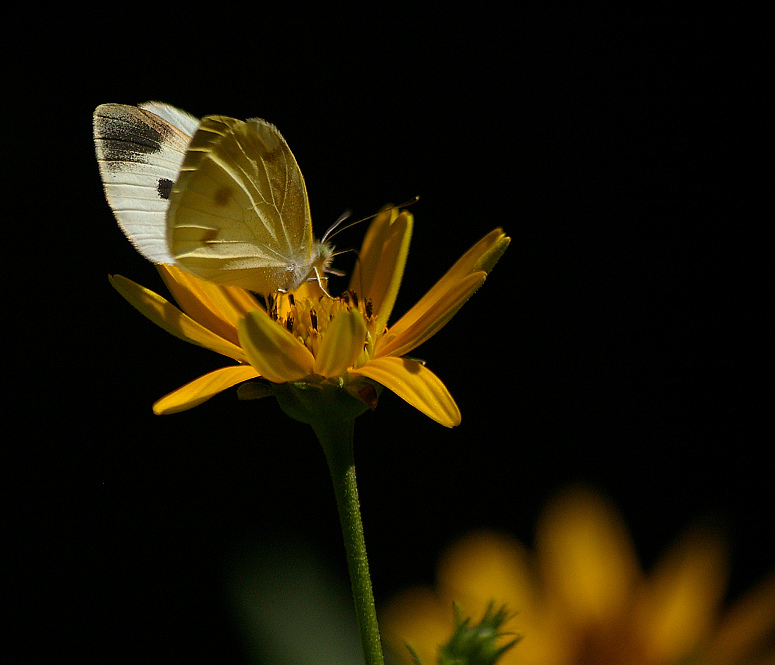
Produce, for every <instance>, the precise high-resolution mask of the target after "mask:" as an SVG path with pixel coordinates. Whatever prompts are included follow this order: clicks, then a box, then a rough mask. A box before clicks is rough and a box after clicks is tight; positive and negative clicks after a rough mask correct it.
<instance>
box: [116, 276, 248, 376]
mask: <svg viewBox="0 0 775 665" xmlns="http://www.w3.org/2000/svg"><path fill="white" fill-rule="evenodd" d="M109 279H110V283H111V284H112V285H113V287H114V288H115V289H116V291H118V292H119V293H120V294H121V295H122V296H124V298H126V300H127V301H128V302H129V303H130V304H131V305H132V306H133V307H134V308H136V309H137V310H138V311H139V312H140V313H141V314H144V315H145V316H147V317H148V318H149V319H150V320H151V321H153V322H154V323H155V324H156V325H157V326H159V327H161V328H163V329H164V330H166V331H167V332H168V333H170V334H171V335H174V336H175V337H178V338H180V339H182V340H185V341H186V342H191V343H192V344H197V345H199V346H204V347H205V348H207V349H210V350H212V351H216V352H217V353H221V354H223V355H224V356H228V357H229V358H233V359H234V360H240V361H244V360H246V357H245V354H244V353H243V351H242V349H241V348H240V347H239V346H237V345H235V344H232V343H231V342H229V341H228V340H225V339H224V338H223V337H221V336H220V335H217V334H216V333H214V332H212V331H211V330H208V329H207V328H205V327H204V326H203V325H201V324H199V323H197V322H196V321H194V319H192V318H191V317H190V316H188V315H186V314H184V313H183V312H181V311H180V310H179V309H178V308H177V307H175V306H174V305H173V304H172V303H170V302H169V301H167V300H165V299H164V298H162V297H161V296H160V295H158V294H156V293H154V292H153V291H151V290H150V289H146V288H145V287H144V286H140V285H139V284H137V283H136V282H133V281H132V280H131V279H127V278H126V277H122V276H121V275H114V276H112V277H110V278H109Z"/></svg>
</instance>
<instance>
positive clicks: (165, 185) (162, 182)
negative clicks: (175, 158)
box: [156, 178, 174, 200]
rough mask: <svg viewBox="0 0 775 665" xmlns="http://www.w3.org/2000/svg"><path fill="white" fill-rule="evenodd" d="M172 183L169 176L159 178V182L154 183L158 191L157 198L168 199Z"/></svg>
mask: <svg viewBox="0 0 775 665" xmlns="http://www.w3.org/2000/svg"><path fill="white" fill-rule="evenodd" d="M173 184H174V183H173V182H172V180H170V179H169V178H159V182H158V183H157V185H156V191H157V192H159V198H160V199H164V200H169V198H170V194H172V185H173Z"/></svg>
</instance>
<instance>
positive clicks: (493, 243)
mask: <svg viewBox="0 0 775 665" xmlns="http://www.w3.org/2000/svg"><path fill="white" fill-rule="evenodd" d="M412 227H413V217H412V215H411V214H409V213H408V212H406V211H403V212H399V211H398V210H397V209H395V208H391V209H387V210H385V211H383V212H382V213H380V214H379V215H377V216H376V218H375V219H374V221H373V222H372V224H371V225H370V227H369V230H368V232H367V234H366V237H365V239H364V243H363V247H362V248H361V251H360V253H359V261H358V262H357V264H356V268H355V270H354V271H353V275H352V277H351V280H350V288H349V290H348V291H346V292H345V293H344V294H342V297H340V298H331V297H329V296H327V295H325V294H324V292H323V291H322V289H321V288H320V287H319V286H318V284H317V283H316V282H309V283H307V284H304V285H303V286H302V287H301V288H300V289H298V290H297V291H296V292H294V293H293V294H276V296H275V297H274V298H273V299H271V300H270V307H269V309H268V310H267V309H265V308H264V307H262V305H261V304H260V303H259V301H258V300H257V299H256V298H255V297H254V296H253V295H252V294H251V293H249V292H248V291H245V290H244V289H241V288H239V287H233V286H220V285H217V284H214V283H211V282H208V281H205V280H203V279H200V278H198V277H195V276H194V275H192V274H190V273H187V272H184V271H182V270H180V269H178V268H176V267H174V266H159V271H160V273H161V275H162V278H163V279H164V281H165V283H166V284H167V286H168V288H169V290H170V292H171V293H172V295H173V297H174V298H175V300H176V301H177V303H178V305H179V306H180V309H178V307H175V306H174V305H173V304H171V303H170V302H168V301H167V300H165V299H164V298H162V297H161V296H159V295H157V294H156V293H154V292H153V291H150V290H148V289H146V288H144V287H142V286H140V285H138V284H136V283H135V282H133V281H131V280H129V279H126V278H124V277H121V276H115V277H112V278H111V282H112V284H113V286H114V287H115V288H116V289H117V290H118V291H119V293H121V295H123V296H124V297H125V298H126V299H127V300H128V301H129V302H130V303H131V304H132V305H133V306H134V307H136V308H137V309H138V310H139V311H140V312H141V313H143V314H144V315H145V316H147V317H148V318H149V319H151V320H152V321H153V322H154V323H156V324H157V325H159V326H161V327H162V328H164V329H165V330H166V331H167V332H169V333H171V334H173V335H175V336H177V337H179V338H181V339H184V340H186V341H188V342H191V343H194V344H198V345H200V346H204V347H206V348H208V349H211V350H213V351H216V352H218V353H220V354H222V355H225V356H227V357H228V358H231V359H232V360H235V361H236V363H237V364H233V365H229V366H227V367H222V368H220V369H217V370H215V371H213V372H210V373H208V374H205V375H204V376H201V377H199V378H198V379H195V380H193V381H192V382H190V383H188V384H186V385H185V386H183V387H181V388H178V389H177V390H175V391H173V392H172V393H170V394H168V395H166V396H165V397H162V398H161V399H160V400H159V401H157V402H156V403H155V404H154V406H153V410H154V412H155V413H157V414H167V413H175V412H178V411H184V410H186V409H190V408H192V407H194V406H197V405H199V404H201V403H202V402H204V401H206V400H207V399H209V398H211V397H212V396H214V395H216V394H217V393H219V392H221V391H223V390H226V389H228V388H230V387H232V386H234V385H236V384H239V383H242V382H244V381H247V380H249V379H254V378H258V377H262V378H263V379H266V380H267V381H270V382H272V383H274V384H285V383H294V382H305V383H307V384H316V385H324V384H325V385H327V384H331V385H335V386H339V387H342V388H344V389H345V390H347V391H348V392H349V393H350V394H352V395H353V396H355V397H357V398H358V399H360V400H361V401H363V402H365V403H366V404H368V405H370V406H373V404H374V403H375V401H376V394H375V392H374V389H373V387H372V386H371V384H370V383H369V381H374V382H376V383H378V384H381V385H383V386H385V387H386V388H388V389H390V390H391V391H393V392H394V393H395V394H397V395H398V396H399V397H401V398H402V399H403V400H405V401H406V402H408V403H409V404H411V405H412V406H414V407H415V408H416V409H418V410H419V411H421V412H422V413H424V414H426V415H427V416H429V417H430V418H432V419H434V420H436V421H437V422H439V423H441V424H442V425H445V426H447V427H453V426H455V425H458V424H459V423H460V411H459V409H458V407H457V404H455V401H454V399H453V398H452V396H451V395H450V394H449V391H448V390H447V388H446V386H445V385H444V384H443V383H442V382H441V380H440V379H439V378H438V377H437V376H436V375H435V374H434V373H433V372H431V371H430V370H429V369H427V368H426V367H425V365H424V364H423V363H422V362H420V361H417V360H414V359H410V358H406V357H403V356H405V355H406V354H407V353H409V352H411V351H412V350H413V349H415V348H416V347H417V346H419V345H420V344H422V343H423V342H424V341H426V340H427V339H428V338H430V337H431V336H432V335H434V334H435V333H436V332H437V331H438V330H440V329H441V328H442V327H443V326H444V325H445V324H446V323H447V322H448V321H449V320H450V319H451V318H452V316H453V315H454V314H455V313H456V312H457V310H458V309H460V307H461V306H462V305H463V303H465V302H466V300H468V298H470V297H471V295H472V294H473V293H474V292H475V291H476V290H477V289H478V288H479V287H480V286H481V285H482V284H483V283H484V281H485V279H486V277H487V274H488V273H489V272H490V271H491V270H492V268H493V266H494V265H495V264H496V263H497V261H498V259H499V258H500V256H501V255H502V254H503V252H504V251H505V250H506V247H507V246H508V244H509V238H508V237H506V236H505V235H504V234H503V232H502V231H501V229H495V230H494V231H492V232H490V233H489V234H487V235H486V236H485V237H484V238H482V239H481V240H480V241H479V242H478V243H476V244H475V245H474V246H473V247H472V248H471V249H470V250H469V251H468V252H466V253H465V254H464V255H463V257H461V258H460V259H459V260H458V261H457V262H456V263H455V265H454V266H453V267H452V268H451V269H450V270H449V271H448V272H447V273H446V274H445V275H444V276H443V277H442V278H441V279H440V280H439V281H438V282H437V283H436V285H435V286H433V287H432V288H431V290H430V291H428V293H427V294H426V295H425V296H423V298H421V299H420V301H419V302H418V303H417V304H416V305H414V307H412V308H411V309H410V310H409V311H408V312H407V313H406V314H404V316H402V317H401V318H400V319H399V320H398V321H397V322H396V323H394V324H393V325H391V326H388V319H389V318H390V315H391V312H392V310H393V305H394V303H395V300H396V295H397V294H398V288H399V286H400V284H401V279H402V277H403V273H404V266H405V264H406V257H407V253H408V251H409V242H410V239H411V234H412ZM181 310H182V311H181Z"/></svg>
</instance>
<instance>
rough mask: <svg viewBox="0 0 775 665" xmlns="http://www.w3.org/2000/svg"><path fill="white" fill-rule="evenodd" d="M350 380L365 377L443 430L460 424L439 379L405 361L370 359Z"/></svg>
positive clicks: (451, 401)
mask: <svg viewBox="0 0 775 665" xmlns="http://www.w3.org/2000/svg"><path fill="white" fill-rule="evenodd" d="M349 374H350V375H352V376H365V377H367V378H369V379H373V380H374V381H376V382H377V383H381V384H382V385H383V386H385V388H387V389H389V390H392V391H393V392H394V393H395V394H396V395H398V396H399V397H400V398H401V399H403V400H404V401H405V402H407V403H409V404H411V405H412V406H413V407H414V408H415V409H417V410H418V411H421V412H422V413H424V414H425V415H426V416H428V417H429V418H432V419H433V420H435V421H436V422H437V423H440V424H442V425H444V426H445V427H455V426H456V425H459V424H460V409H458V408H457V404H455V400H454V399H452V395H450V394H449V391H448V390H447V387H446V386H445V385H444V384H443V383H442V382H441V379H439V377H437V376H436V375H435V374H434V373H433V372H431V371H430V370H429V369H428V368H427V367H424V366H423V365H422V364H420V363H418V362H417V361H415V360H410V359H408V358H372V359H371V360H370V361H369V362H367V363H366V364H365V365H363V366H361V367H359V368H358V369H354V370H350V371H349Z"/></svg>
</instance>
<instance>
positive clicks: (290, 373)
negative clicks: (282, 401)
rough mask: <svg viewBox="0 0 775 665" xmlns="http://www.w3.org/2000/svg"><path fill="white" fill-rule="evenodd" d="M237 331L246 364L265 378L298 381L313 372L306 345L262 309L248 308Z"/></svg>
mask: <svg viewBox="0 0 775 665" xmlns="http://www.w3.org/2000/svg"><path fill="white" fill-rule="evenodd" d="M237 333H238V335H239V341H240V344H241V345H242V348H243V349H244V351H245V355H246V356H247V358H248V360H249V362H250V364H251V365H253V367H255V368H256V369H257V370H258V372H259V373H260V374H261V376H263V377H264V378H265V379H267V380H268V381H272V382H273V383H285V382H286V381H299V380H301V379H303V378H304V377H306V376H309V375H310V374H312V373H313V368H314V365H315V357H314V356H313V355H312V353H310V351H309V349H307V347H306V346H304V344H302V343H301V342H300V341H299V340H298V339H296V338H295V337H294V336H293V335H292V334H291V333H289V332H288V331H287V330H286V329H285V328H283V327H282V326H279V325H277V323H276V322H275V321H272V319H270V318H269V316H268V315H267V314H266V312H264V311H263V310H254V311H252V312H248V314H247V315H246V316H245V318H244V319H242V321H240V322H239V324H238V326H237Z"/></svg>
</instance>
